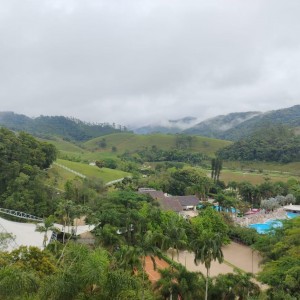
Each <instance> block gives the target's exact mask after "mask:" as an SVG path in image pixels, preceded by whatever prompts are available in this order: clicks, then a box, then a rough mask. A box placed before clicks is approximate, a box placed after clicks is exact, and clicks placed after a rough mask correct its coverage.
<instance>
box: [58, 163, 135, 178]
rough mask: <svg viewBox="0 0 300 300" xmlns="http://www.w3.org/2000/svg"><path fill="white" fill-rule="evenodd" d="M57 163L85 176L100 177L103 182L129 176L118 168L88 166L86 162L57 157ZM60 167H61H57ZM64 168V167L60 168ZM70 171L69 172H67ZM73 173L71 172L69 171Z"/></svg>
mask: <svg viewBox="0 0 300 300" xmlns="http://www.w3.org/2000/svg"><path fill="white" fill-rule="evenodd" d="M56 162H57V163H59V164H61V165H64V166H65V167H68V168H70V169H72V170H74V171H76V172H79V173H81V174H83V175H85V176H87V177H95V178H101V179H102V180H103V181H104V182H105V183H107V182H109V181H112V180H116V179H120V178H123V177H126V176H130V174H129V173H127V172H123V171H120V170H113V169H108V168H101V169H100V168H98V167H96V166H90V165H88V164H84V163H79V162H73V161H68V160H63V159H58V160H57V161H56ZM59 169H62V168H59ZM62 170H64V169H62ZM64 171H65V170H64ZM69 173H71V172H69ZM71 174H73V173H71Z"/></svg>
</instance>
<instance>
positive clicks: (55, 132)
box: [0, 112, 127, 141]
mask: <svg viewBox="0 0 300 300" xmlns="http://www.w3.org/2000/svg"><path fill="white" fill-rule="evenodd" d="M1 125H2V126H5V127H7V128H9V129H11V130H15V131H26V132H29V133H31V134H33V135H35V136H38V137H41V138H51V137H52V136H60V137H62V138H64V139H66V140H72V141H87V140H90V139H92V138H95V137H99V136H103V135H107V134H111V133H116V132H122V131H127V129H126V127H123V126H120V125H119V126H115V125H114V124H113V125H110V124H107V123H101V124H94V123H87V122H82V121H80V120H78V119H75V118H67V117H63V116H52V117H49V116H40V117H37V118H29V117H27V116H25V115H20V114H15V113H13V112H0V126H1Z"/></svg>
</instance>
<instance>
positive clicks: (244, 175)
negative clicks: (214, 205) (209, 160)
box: [220, 170, 300, 184]
mask: <svg viewBox="0 0 300 300" xmlns="http://www.w3.org/2000/svg"><path fill="white" fill-rule="evenodd" d="M266 177H267V178H270V180H271V181H272V182H276V181H283V182H286V181H288V180H289V179H290V178H291V177H293V176H289V175H287V174H274V173H270V174H259V173H249V172H241V171H232V170H222V171H221V175H220V180H222V181H224V182H225V183H226V184H227V183H228V182H229V181H236V182H242V181H248V182H250V183H252V184H260V183H263V182H264V181H265V178H266ZM295 178H297V179H300V178H299V177H296V176H295Z"/></svg>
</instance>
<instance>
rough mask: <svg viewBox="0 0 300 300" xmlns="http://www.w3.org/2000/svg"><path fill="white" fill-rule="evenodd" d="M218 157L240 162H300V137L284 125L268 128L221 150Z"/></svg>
mask: <svg viewBox="0 0 300 300" xmlns="http://www.w3.org/2000/svg"><path fill="white" fill-rule="evenodd" d="M218 155H219V156H220V158H222V159H226V160H239V161H243V160H244V161H274V162H281V163H288V162H293V161H300V136H297V135H295V133H294V132H293V130H291V129H289V128H287V127H285V126H282V125H278V126H266V127H265V128H262V129H260V130H258V131H256V132H254V133H253V134H252V135H251V136H250V137H248V138H245V139H242V140H239V141H237V142H235V143H233V144H232V145H230V146H227V147H225V148H224V149H221V150H220V151H219V152H218Z"/></svg>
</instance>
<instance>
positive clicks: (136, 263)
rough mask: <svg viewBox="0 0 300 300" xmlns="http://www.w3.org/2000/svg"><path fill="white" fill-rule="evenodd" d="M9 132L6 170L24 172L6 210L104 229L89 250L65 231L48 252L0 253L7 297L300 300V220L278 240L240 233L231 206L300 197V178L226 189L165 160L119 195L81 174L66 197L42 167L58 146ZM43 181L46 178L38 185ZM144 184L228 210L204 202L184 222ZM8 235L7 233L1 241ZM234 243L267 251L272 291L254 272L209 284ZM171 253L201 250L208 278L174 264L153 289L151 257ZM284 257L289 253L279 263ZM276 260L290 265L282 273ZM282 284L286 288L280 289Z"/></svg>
mask: <svg viewBox="0 0 300 300" xmlns="http://www.w3.org/2000/svg"><path fill="white" fill-rule="evenodd" d="M1 133H2V136H1V142H2V148H1V150H2V151H3V152H2V154H3V155H2V156H1V157H2V161H1V163H2V165H3V166H6V167H7V168H6V170H15V171H16V170H17V171H18V172H12V173H11V177H9V179H10V180H7V181H2V186H1V187H2V194H1V201H2V202H1V205H4V206H5V205H9V206H13V207H9V208H15V209H16V208H19V209H20V210H25V211H26V212H30V213H33V214H36V215H38V216H49V215H50V217H49V218H47V222H45V225H46V223H47V228H46V226H45V228H39V230H45V231H47V230H49V228H51V222H50V221H51V220H56V221H60V222H62V223H63V224H64V225H65V226H68V225H71V224H72V220H73V219H74V218H75V217H79V216H85V217H86V221H87V222H88V223H93V224H100V225H99V227H98V228H97V229H96V230H95V232H94V234H95V239H96V241H95V244H94V245H92V246H91V247H87V246H83V245H80V244H78V243H77V242H76V240H73V238H72V236H67V235H65V234H64V235H63V237H62V239H61V241H62V243H59V242H56V243H51V244H49V246H48V247H47V249H45V250H43V251H41V250H39V249H37V248H24V247H22V248H19V249H16V250H15V251H13V252H11V253H7V252H4V251H2V252H1V253H0V295H1V298H3V299H107V298H112V299H167V298H170V297H172V296H173V297H176V296H177V295H180V296H181V298H182V299H195V298H196V299H197V298H199V299H204V298H206V299H224V300H225V299H235V298H236V297H239V298H240V299H282V298H280V297H282V295H283V294H284V296H285V297H289V298H286V299H297V297H298V296H299V287H298V286H297V285H296V284H295V283H297V282H298V278H299V270H298V269H299V266H298V265H297V264H294V263H293V262H294V261H295V260H296V259H298V258H299V257H298V256H297V255H298V253H299V251H298V250H299V249H298V248H299V245H298V241H299V239H298V238H297V237H298V236H299V222H298V221H297V222H296V221H290V222H287V223H286V224H285V225H284V228H283V229H282V230H281V229H279V230H278V231H276V234H275V235H274V236H273V235H271V236H269V237H268V236H266V237H260V236H258V235H257V233H255V232H254V231H253V230H248V229H244V228H240V227H235V225H234V224H233V223H232V220H231V219H230V216H229V215H228V214H226V213H225V211H226V208H231V207H237V208H239V210H240V211H244V210H247V209H248V208H249V206H257V207H259V206H260V205H261V201H262V200H264V199H265V198H269V197H272V196H273V195H274V196H276V195H277V194H280V195H283V196H286V195H287V194H288V193H292V194H293V195H294V196H295V198H296V201H299V196H300V194H299V182H298V181H297V180H292V181H289V182H287V183H272V182H270V181H269V180H266V181H265V182H264V183H263V184H261V185H257V186H254V185H251V184H249V183H248V182H242V183H236V182H230V183H228V185H227V186H226V185H225V184H224V183H222V182H220V181H219V180H218V178H217V177H216V178H214V179H215V180H213V179H210V178H208V177H207V175H206V174H205V173H202V172H201V171H199V170H196V169H195V168H192V167H186V166H184V165H183V164H182V163H178V162H171V163H165V162H160V164H158V166H159V167H157V168H155V171H154V173H153V174H148V175H147V177H145V178H143V177H141V176H138V174H136V175H135V176H134V177H133V178H131V179H126V180H124V181H123V182H122V183H120V184H117V185H116V187H115V190H114V191H107V189H106V188H105V186H104V185H103V182H101V181H99V180H95V179H91V178H87V179H82V178H79V177H76V178H74V179H72V180H70V181H67V182H66V184H65V186H64V192H61V193H59V194H58V193H57V190H55V188H52V187H51V186H50V187H47V186H46V185H45V176H46V173H45V172H44V171H43V168H45V167H47V166H48V165H49V163H51V160H49V157H50V156H46V155H43V153H44V151H49V153H51V154H52V156H51V157H52V161H53V160H54V159H55V149H54V148H53V147H52V146H49V145H48V144H44V143H39V142H36V141H35V140H34V139H33V138H32V137H30V136H28V135H26V134H25V135H22V134H21V135H15V134H14V133H12V132H9V131H6V130H3V131H2V132H1ZM20 137H21V138H20ZM20 150H22V151H20ZM18 151H20V152H18ZM21 154H22V155H21ZM35 154H37V155H36V157H35V156H34V155H35ZM16 166H18V168H17V167H16ZM28 170H29V171H31V170H35V172H36V173H34V176H32V178H31V177H30V176H29V177H26V176H24V175H23V174H25V175H28V174H29V175H31V173H26V172H28ZM150 173H151V172H150ZM35 175H37V176H40V177H38V178H39V180H37V178H36V176H35ZM2 178H3V179H4V173H2ZM3 179H2V180H3ZM24 179H26V180H24ZM55 184H57V182H53V186H55ZM143 185H146V186H152V187H155V188H157V189H162V190H163V191H165V192H166V191H168V192H170V193H172V194H174V195H184V194H188V193H194V194H197V195H198V196H199V198H201V199H202V200H206V199H207V198H208V197H214V198H215V199H216V200H217V201H218V202H219V207H220V212H217V211H215V210H213V209H212V208H211V207H210V205H205V206H204V208H203V209H202V210H201V212H200V214H199V216H198V217H196V218H193V219H192V220H185V219H183V218H181V217H179V216H178V215H177V214H175V213H173V212H165V211H162V210H161V209H160V208H159V207H158V204H157V202H155V201H154V200H153V199H152V198H149V197H147V196H144V195H140V194H137V193H136V192H135V191H136V189H137V188H138V187H139V186H143ZM33 191H36V194H35V193H33ZM42 191H43V193H44V194H43V193H42ZM38 193H40V194H38ZM22 195H26V197H25V198H24V197H21V196H22ZM37 195H38V196H39V197H37ZM32 197H34V198H32ZM7 199H9V202H7ZM32 199H33V200H34V201H32ZM27 210H28V211H27ZM51 215H52V216H51ZM48 221H49V222H48ZM10 238H11V237H9V236H3V235H2V236H0V242H1V245H5V241H6V240H7V239H10ZM230 238H234V239H235V240H236V239H239V240H240V241H243V242H244V243H247V244H248V245H253V244H254V245H255V247H256V249H258V250H259V251H261V252H262V253H265V257H266V261H267V263H266V267H265V268H264V269H263V271H262V273H261V274H260V275H259V277H258V278H259V279H260V280H262V281H263V282H267V280H268V279H266V277H268V276H267V275H266V274H271V278H272V279H271V280H269V281H268V282H267V283H268V284H269V285H270V287H271V289H269V290H268V292H267V293H266V294H264V293H262V292H260V291H259V288H258V286H257V285H256V284H254V283H253V282H252V281H251V275H250V274H244V273H236V274H227V275H220V276H218V277H215V278H210V276H209V269H210V265H211V262H212V261H213V260H219V261H222V260H223V255H222V251H221V246H222V244H224V243H228V242H229V241H230ZM169 248H173V249H175V251H179V250H183V249H188V250H190V251H193V252H194V253H195V261H196V262H201V263H204V265H205V267H206V269H207V272H206V274H205V275H203V274H197V273H190V272H188V271H186V270H185V269H184V268H183V267H180V266H178V265H176V264H172V263H171V268H170V269H169V270H164V271H161V280H160V281H158V282H157V284H156V285H151V284H150V282H149V281H148V279H147V276H146V273H145V257H146V256H150V257H154V256H161V255H162V254H163V253H164V251H166V250H167V249H169ZM285 250H287V253H288V254H289V255H291V256H292V257H293V261H289V264H286V261H287V260H288V256H286V255H284V251H285ZM274 251H275V252H276V251H278V252H276V253H275V252H274ZM294 254H295V255H294ZM282 256H285V257H284V259H283V261H280V259H281V258H282ZM298 261H299V259H298ZM278 264H279V266H282V267H279V268H277V265H278ZM286 274H288V276H287V275H286ZM278 280H282V281H283V282H282V283H281V284H280V285H278V284H277V282H278Z"/></svg>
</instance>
